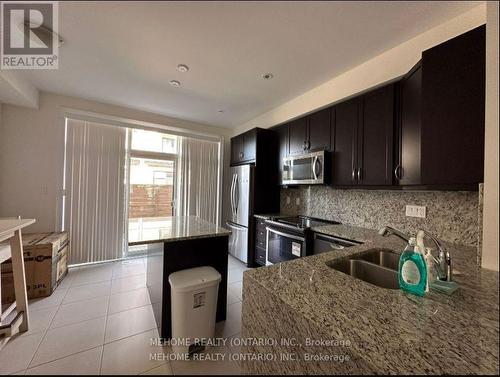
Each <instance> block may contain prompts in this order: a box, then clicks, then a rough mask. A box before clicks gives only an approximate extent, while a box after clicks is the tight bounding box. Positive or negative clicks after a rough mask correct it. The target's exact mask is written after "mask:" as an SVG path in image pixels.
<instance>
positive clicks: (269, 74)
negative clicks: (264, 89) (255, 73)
mask: <svg viewBox="0 0 500 377" xmlns="http://www.w3.org/2000/svg"><path fill="white" fill-rule="evenodd" d="M273 77H274V76H273V74H272V73H264V74H263V75H262V78H263V79H264V80H271V79H272V78H273Z"/></svg>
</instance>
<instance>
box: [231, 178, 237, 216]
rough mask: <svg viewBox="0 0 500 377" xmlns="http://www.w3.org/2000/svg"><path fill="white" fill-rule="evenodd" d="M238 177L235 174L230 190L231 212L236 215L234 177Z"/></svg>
mask: <svg viewBox="0 0 500 377" xmlns="http://www.w3.org/2000/svg"><path fill="white" fill-rule="evenodd" d="M235 177H236V174H233V179H232V181H231V190H230V194H231V198H230V199H231V214H232V215H233V217H234V215H235V211H234V178H235Z"/></svg>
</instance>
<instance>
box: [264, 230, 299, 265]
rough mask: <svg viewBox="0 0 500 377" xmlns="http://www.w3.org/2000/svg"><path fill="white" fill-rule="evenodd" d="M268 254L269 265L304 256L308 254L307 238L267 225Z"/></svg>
mask: <svg viewBox="0 0 500 377" xmlns="http://www.w3.org/2000/svg"><path fill="white" fill-rule="evenodd" d="M266 254H267V261H266V262H267V264H268V265H269V264H275V263H280V262H286V261H289V260H293V259H297V258H300V257H303V256H305V255H306V238H305V236H301V235H296V234H291V233H288V232H284V231H281V230H277V229H274V228H270V227H267V235H266Z"/></svg>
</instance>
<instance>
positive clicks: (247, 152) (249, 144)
mask: <svg viewBox="0 0 500 377" xmlns="http://www.w3.org/2000/svg"><path fill="white" fill-rule="evenodd" d="M256 148H257V129H256V128H254V129H252V130H250V131H247V132H245V133H242V134H241V135H238V136H235V137H233V138H231V165H238V164H242V163H248V162H252V161H255V157H256Z"/></svg>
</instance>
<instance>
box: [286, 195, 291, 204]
mask: <svg viewBox="0 0 500 377" xmlns="http://www.w3.org/2000/svg"><path fill="white" fill-rule="evenodd" d="M290 202H291V200H290V196H288V195H287V196H286V204H290Z"/></svg>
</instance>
